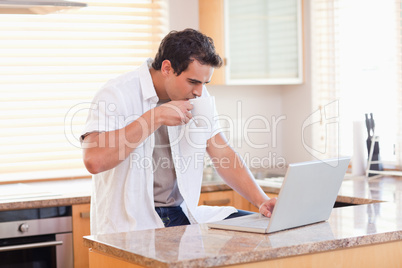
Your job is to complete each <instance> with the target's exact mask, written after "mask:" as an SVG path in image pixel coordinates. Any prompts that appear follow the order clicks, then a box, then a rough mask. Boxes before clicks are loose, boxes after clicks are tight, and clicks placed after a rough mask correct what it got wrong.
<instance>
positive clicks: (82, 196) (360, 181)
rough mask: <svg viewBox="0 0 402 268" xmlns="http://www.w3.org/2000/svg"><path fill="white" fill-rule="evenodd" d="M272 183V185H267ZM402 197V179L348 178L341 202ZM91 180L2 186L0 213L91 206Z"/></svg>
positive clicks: (207, 187) (214, 184) (210, 187)
mask: <svg viewBox="0 0 402 268" xmlns="http://www.w3.org/2000/svg"><path fill="white" fill-rule="evenodd" d="M257 181H258V182H261V183H260V184H261V187H262V188H263V189H264V191H265V192H267V193H276V194H278V193H279V190H280V183H270V182H269V180H264V181H262V180H257ZM267 181H268V183H267ZM225 190H231V188H230V187H229V186H228V185H226V184H225V183H224V182H223V181H222V180H221V179H220V178H218V177H214V178H213V179H210V178H209V179H208V180H205V181H204V182H203V185H202V188H201V192H202V193H206V192H215V191H225ZM401 197H402V179H400V178H395V177H383V176H376V177H372V178H370V180H369V181H368V180H367V179H366V177H363V176H362V177H352V176H350V175H347V176H346V177H345V179H344V181H343V183H342V186H341V189H340V191H339V195H338V198H337V202H342V203H349V204H369V203H375V202H379V201H390V202H394V201H399V200H400V199H401ZM90 201H91V179H90V178H83V179H71V180H60V181H43V182H32V183H28V182H27V183H18V184H2V185H0V211H2V210H16V209H27V208H39V207H52V206H66V205H74V204H84V203H90Z"/></svg>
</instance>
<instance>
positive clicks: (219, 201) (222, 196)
mask: <svg viewBox="0 0 402 268" xmlns="http://www.w3.org/2000/svg"><path fill="white" fill-rule="evenodd" d="M233 194H234V191H232V190H229V191H217V192H208V193H202V194H201V196H200V201H199V202H198V205H200V206H201V205H207V206H234V201H233Z"/></svg>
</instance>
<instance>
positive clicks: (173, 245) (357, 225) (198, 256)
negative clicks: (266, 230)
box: [84, 176, 402, 267]
mask: <svg viewBox="0 0 402 268" xmlns="http://www.w3.org/2000/svg"><path fill="white" fill-rule="evenodd" d="M213 185H216V186H217V187H224V186H222V184H219V182H208V183H206V186H205V187H210V188H211V187H213ZM270 187H271V188H272V189H276V190H278V187H275V186H270ZM401 196H402V179H401V178H394V177H381V176H377V177H373V178H371V179H370V180H367V179H366V178H365V177H354V178H352V177H346V178H345V181H344V182H343V185H342V189H341V191H340V195H339V197H338V201H339V202H345V203H350V204H354V205H352V206H346V207H339V208H334V209H333V212H332V213H331V217H330V219H329V220H328V221H327V222H323V223H319V224H313V225H309V226H306V227H301V228H296V229H292V230H287V231H282V232H277V233H273V234H269V235H263V234H253V233H245V232H235V231H224V230H214V229H208V228H207V226H206V225H204V224H200V225H190V226H179V227H170V228H162V229H155V230H146V231H134V232H128V233H117V234H105V235H96V236H87V237H85V238H84V244H85V245H86V246H87V247H88V248H90V260H91V262H93V263H94V264H95V266H96V267H102V265H106V264H116V262H120V264H122V263H125V264H127V263H128V264H130V265H132V267H137V266H136V265H139V266H145V267H213V266H225V265H234V266H236V265H241V264H246V265H250V263H254V264H255V265H258V264H262V265H267V264H268V263H269V264H272V265H274V264H275V265H290V266H291V265H296V264H297V266H299V267H303V265H304V264H306V267H309V266H314V265H316V266H324V267H325V266H328V265H329V266H337V267H344V265H350V266H351V267H353V266H356V265H359V266H360V267H367V266H373V265H379V266H381V267H396V266H395V264H397V265H400V264H401V263H402V254H400V252H401V250H402V202H401V198H400V197H401ZM359 204H360V205H359ZM363 256H364V257H363ZM128 267H130V266H128Z"/></svg>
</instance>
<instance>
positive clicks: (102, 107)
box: [83, 59, 237, 235]
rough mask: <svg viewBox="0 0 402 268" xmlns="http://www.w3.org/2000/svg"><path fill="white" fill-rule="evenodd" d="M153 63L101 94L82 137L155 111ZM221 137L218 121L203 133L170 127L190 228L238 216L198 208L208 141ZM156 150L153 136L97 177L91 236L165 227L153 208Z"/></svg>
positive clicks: (220, 209) (190, 127)
mask: <svg viewBox="0 0 402 268" xmlns="http://www.w3.org/2000/svg"><path fill="white" fill-rule="evenodd" d="M151 63H152V59H148V60H147V61H146V62H145V63H144V64H143V65H141V66H140V67H139V68H138V69H137V70H135V71H132V72H129V73H126V74H124V75H122V76H120V77H118V78H116V79H113V80H111V81H109V82H108V83H107V84H106V85H105V86H104V87H102V88H101V89H100V90H99V91H98V93H97V94H96V96H95V97H94V100H93V102H92V107H91V109H90V111H89V115H88V119H87V123H86V126H85V129H84V132H83V133H84V134H85V133H90V132H94V131H98V132H103V131H113V130H117V129H121V128H124V127H125V126H127V125H128V124H130V123H131V122H133V121H134V120H136V119H138V118H139V117H140V116H141V115H142V114H144V113H145V112H147V111H148V110H150V109H153V108H155V107H156V104H157V102H158V96H157V95H156V91H155V88H154V86H153V82H152V78H151V74H150V72H149V67H150V65H151ZM205 96H209V93H208V91H207V90H206V88H205V87H204V89H203V92H202V96H201V97H205ZM215 115H217V113H216V110H215ZM215 119H217V116H215ZM218 132H219V124H218V123H217V120H215V122H214V123H213V124H212V125H211V126H209V127H207V128H205V129H199V128H196V126H195V124H194V122H193V121H190V123H188V124H186V125H182V126H173V127H170V126H169V127H168V134H169V140H170V146H171V149H172V158H173V162H174V165H175V169H176V176H177V183H178V187H179V190H180V193H181V195H182V196H183V199H184V202H183V203H182V204H181V207H182V209H183V211H184V213H185V214H186V216H187V217H188V219H189V221H190V222H191V223H192V224H194V223H205V222H210V221H216V220H221V219H224V218H225V217H227V216H228V215H230V214H231V213H234V212H236V211H237V210H236V209H235V208H233V207H210V206H198V201H199V197H200V191H201V184H202V174H203V167H204V164H203V161H204V156H205V152H206V144H207V140H208V139H209V138H211V137H212V136H213V135H215V134H217V133H218ZM100 146H102V145H101V144H100ZM153 148H154V139H153V134H152V135H150V136H149V137H148V138H147V139H146V140H145V141H144V142H143V143H142V144H141V145H139V146H138V147H137V148H135V149H134V150H133V152H131V154H130V156H129V157H128V158H126V159H125V160H124V161H123V162H121V163H120V164H119V165H118V166H116V167H115V168H113V169H110V170H108V171H105V172H102V173H99V174H96V175H94V176H93V179H92V182H93V185H92V186H93V187H92V189H93V190H92V199H91V234H93V235H94V234H101V233H113V232H127V231H132V230H143V229H151V228H161V227H164V225H163V223H162V221H161V219H160V218H159V216H158V214H157V213H156V212H155V208H154V194H153V184H154V183H153V182H154V178H153V164H152V153H153ZM122 150H123V149H122Z"/></svg>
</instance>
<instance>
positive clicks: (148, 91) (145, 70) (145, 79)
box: [139, 58, 159, 103]
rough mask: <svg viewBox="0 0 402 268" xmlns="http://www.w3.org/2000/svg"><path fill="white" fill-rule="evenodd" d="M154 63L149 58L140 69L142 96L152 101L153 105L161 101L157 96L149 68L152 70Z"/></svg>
mask: <svg viewBox="0 0 402 268" xmlns="http://www.w3.org/2000/svg"><path fill="white" fill-rule="evenodd" d="M152 62H153V59H151V58H148V59H147V60H146V61H145V62H144V63H143V64H142V65H141V66H140V67H139V75H140V83H141V90H142V96H143V98H144V100H150V101H151V102H153V103H157V102H158V101H159V98H158V96H157V95H156V90H155V87H154V83H153V82H152V77H151V73H150V72H149V68H151V65H152Z"/></svg>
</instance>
